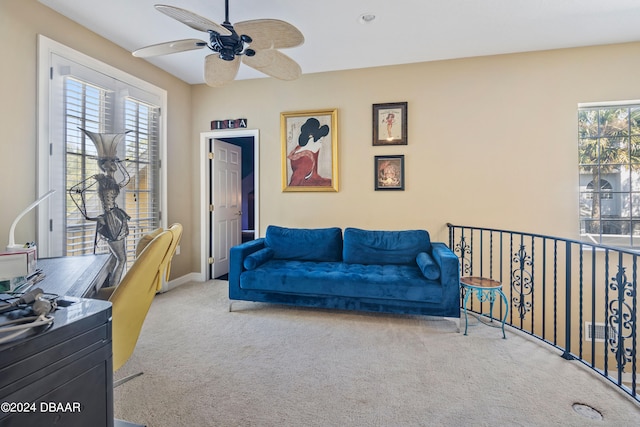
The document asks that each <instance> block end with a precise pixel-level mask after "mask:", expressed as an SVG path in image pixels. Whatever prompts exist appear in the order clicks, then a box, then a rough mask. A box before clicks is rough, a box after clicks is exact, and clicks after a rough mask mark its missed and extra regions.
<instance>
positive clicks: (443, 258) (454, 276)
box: [431, 242, 460, 288]
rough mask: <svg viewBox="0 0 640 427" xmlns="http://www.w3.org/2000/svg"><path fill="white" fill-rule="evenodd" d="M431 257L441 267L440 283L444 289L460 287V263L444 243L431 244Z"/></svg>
mask: <svg viewBox="0 0 640 427" xmlns="http://www.w3.org/2000/svg"><path fill="white" fill-rule="evenodd" d="M431 255H432V256H433V259H434V261H435V262H436V264H438V266H439V267H440V283H441V284H442V286H443V287H449V286H453V287H455V288H459V287H460V261H459V260H458V257H457V256H456V254H454V253H453V251H452V250H451V249H449V248H448V247H447V245H445V244H444V243H440V242H435V243H431Z"/></svg>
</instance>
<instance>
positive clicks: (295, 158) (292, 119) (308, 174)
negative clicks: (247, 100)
mask: <svg viewBox="0 0 640 427" xmlns="http://www.w3.org/2000/svg"><path fill="white" fill-rule="evenodd" d="M280 138H281V142H282V191H338V109H337V108H333V109H326V110H308V111H292V112H285V113H280Z"/></svg>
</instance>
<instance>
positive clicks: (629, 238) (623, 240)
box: [577, 100, 640, 249]
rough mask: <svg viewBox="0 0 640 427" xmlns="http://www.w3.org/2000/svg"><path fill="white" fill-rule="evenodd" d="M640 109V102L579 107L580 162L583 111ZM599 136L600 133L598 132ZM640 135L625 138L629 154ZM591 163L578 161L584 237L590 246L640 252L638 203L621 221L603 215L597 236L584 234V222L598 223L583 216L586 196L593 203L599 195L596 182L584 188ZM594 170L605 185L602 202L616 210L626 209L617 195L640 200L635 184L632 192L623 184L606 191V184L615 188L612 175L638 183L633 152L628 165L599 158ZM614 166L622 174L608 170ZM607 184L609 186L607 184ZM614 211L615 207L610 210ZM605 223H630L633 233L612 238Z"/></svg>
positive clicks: (600, 198) (578, 138)
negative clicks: (585, 170) (635, 229)
mask: <svg viewBox="0 0 640 427" xmlns="http://www.w3.org/2000/svg"><path fill="white" fill-rule="evenodd" d="M639 107H640V100H626V101H604V102H590V103H579V104H578V109H577V121H578V123H577V125H578V127H577V133H578V135H577V148H578V157H579V159H580V155H581V148H580V147H581V141H582V140H583V138H582V136H581V133H580V132H581V128H580V115H581V113H582V112H583V111H585V110H615V109H629V110H631V111H632V110H634V109H636V110H638V108H639ZM629 130H631V122H629ZM598 133H599V132H598ZM637 136H638V134H637V133H633V134H632V133H628V134H626V136H624V137H623V138H625V139H628V140H629V141H628V143H629V144H630V145H629V146H628V147H629V150H630V149H631V140H632V139H635V138H637ZM597 138H598V139H600V138H607V139H610V138H617V137H611V136H604V135H603V136H600V135H599V136H598V137H597ZM590 164H591V163H585V164H582V163H581V162H580V160H579V161H578V175H579V189H578V199H579V202H578V205H579V208H578V223H579V230H580V237H581V238H582V239H584V240H586V241H589V242H593V243H599V244H605V245H607V246H612V247H621V248H631V249H637V248H639V247H640V235H634V233H633V224H634V222H638V221H640V214H637V215H634V210H635V209H634V207H635V206H639V205H638V204H637V203H631V204H630V205H629V209H630V212H629V215H628V216H622V213H621V214H620V216H619V217H617V218H616V217H611V216H603V215H602V213H601V215H600V217H599V218H598V220H599V221H600V225H599V232H598V233H597V234H596V233H589V232H587V231H586V230H585V231H584V232H583V222H584V221H585V220H586V221H589V220H594V219H593V218H587V217H584V216H583V203H582V202H583V196H584V198H585V199H587V200H591V201H592V203H593V200H594V199H595V198H594V194H595V193H596V191H595V188H594V187H595V183H594V182H593V180H590V181H589V182H588V183H586V184H584V185H583V184H582V182H584V181H583V180H582V177H583V176H586V175H587V174H585V173H583V172H582V169H583V167H584V166H585V165H586V166H588V165H590ZM592 165H594V166H591V167H597V170H598V172H597V174H598V176H599V177H600V179H601V181H602V182H601V183H600V189H599V190H598V191H597V193H599V194H600V196H601V197H599V198H598V200H600V201H601V202H602V201H603V200H605V201H607V203H613V204H614V206H613V207H614V209H615V207H616V206H618V205H619V206H622V205H623V203H622V201H620V200H617V199H616V195H618V196H619V197H621V198H624V197H625V196H626V197H627V199H628V200H629V201H632V200H634V196H636V197H637V196H638V195H639V192H638V191H637V190H634V185H633V184H632V182H631V181H629V184H628V185H629V189H628V190H623V188H622V186H621V183H620V182H619V183H618V185H617V186H616V188H604V187H605V185H606V184H609V187H613V186H612V185H611V182H610V181H609V176H611V175H615V174H618V175H620V176H624V175H628V177H629V179H630V180H631V179H633V177H634V175H635V176H636V179H637V178H638V174H639V173H640V171H638V170H637V169H636V170H634V168H633V165H636V166H637V165H638V163H637V162H633V161H632V158H631V151H630V152H629V158H628V159H627V161H626V162H624V163H617V162H616V163H609V162H607V161H606V160H605V161H602V162H601V160H600V157H599V155H598V161H596V162H595V163H592ZM611 165H614V166H619V167H620V170H619V171H617V172H612V171H607V170H606V169H607V167H611ZM605 183H606V184H605ZM589 185H591V189H589ZM589 190H591V195H590V196H589ZM621 200H622V199H621ZM616 201H617V202H618V205H616ZM609 208H611V207H609ZM600 209H602V206H601V207H600ZM602 221H606V222H609V223H617V224H624V223H628V225H629V233H628V234H611V233H606V232H605V231H606V230H605V227H604V225H603V224H602ZM609 226H611V224H609Z"/></svg>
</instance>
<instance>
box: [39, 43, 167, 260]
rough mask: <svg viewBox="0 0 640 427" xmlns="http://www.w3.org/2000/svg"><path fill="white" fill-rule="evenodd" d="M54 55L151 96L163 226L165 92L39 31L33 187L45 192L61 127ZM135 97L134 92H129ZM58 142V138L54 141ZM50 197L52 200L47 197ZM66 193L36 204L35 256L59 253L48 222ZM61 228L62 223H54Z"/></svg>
mask: <svg viewBox="0 0 640 427" xmlns="http://www.w3.org/2000/svg"><path fill="white" fill-rule="evenodd" d="M56 57H62V58H65V59H68V60H69V61H71V62H74V63H76V64H79V65H81V66H83V67H86V68H88V69H91V70H93V71H95V72H98V73H101V74H103V75H104V76H105V77H106V78H110V79H115V80H118V81H120V82H122V83H124V84H126V85H128V86H130V87H131V90H132V91H133V92H136V91H138V90H139V91H141V93H142V92H144V93H147V94H151V96H153V97H154V104H157V105H158V106H159V107H160V111H161V115H160V119H159V123H158V132H159V135H158V136H159V146H158V158H159V182H158V187H159V188H158V194H159V198H160V200H159V203H158V207H159V209H160V225H161V226H162V227H166V225H167V216H168V215H167V194H166V189H167V171H166V169H167V168H166V167H165V159H166V152H167V150H166V140H167V124H166V123H167V118H166V111H167V92H166V90H164V89H162V88H160V87H157V86H155V85H153V84H151V83H148V82H146V81H144V80H142V79H139V78H138V77H135V76H133V75H131V74H129V73H126V72H124V71H122V70H119V69H117V68H115V67H113V66H111V65H109V64H106V63H104V62H102V61H100V60H97V59H95V58H92V57H90V56H88V55H86V54H83V53H81V52H78V51H76V50H75V49H72V48H70V47H68V46H65V45H63V44H61V43H58V42H56V41H54V40H52V39H50V38H48V37H46V36H43V35H41V34H39V35H38V66H37V74H38V88H37V97H38V98H37V99H38V106H37V108H38V117H37V126H38V129H37V130H38V132H37V167H36V171H37V190H38V194H39V195H41V194H45V193H46V192H47V191H49V189H50V183H49V179H50V175H51V172H54V170H53V167H52V166H51V156H52V153H53V148H52V147H53V145H52V144H53V141H55V140H56V138H58V139H59V137H57V136H56V132H59V131H60V130H59V129H57V128H59V127H62V123H59V121H58V120H57V119H56V118H54V113H55V108H54V106H53V105H52V103H53V100H52V98H53V97H52V95H51V93H52V91H53V90H56V87H55V84H54V83H55V82H54V81H53V68H52V67H53V66H54V62H55V60H56V59H55V58H56ZM131 96H132V97H134V98H136V97H137V95H136V94H135V93H132V94H131ZM58 142H59V141H58ZM51 199H53V200H51ZM65 199H66V194H54V195H53V196H51V197H49V198H48V200H45V201H44V202H43V203H41V204H40V206H39V209H38V211H37V220H36V221H37V239H38V256H39V257H41V258H44V257H50V256H59V255H61V254H59V253H58V252H59V250H57V248H56V247H55V246H54V245H53V244H52V238H51V234H52V233H51V227H52V225H51V222H52V218H54V217H55V213H54V205H55V204H56V203H64V200H65ZM56 226H62V227H64V226H65V225H64V224H55V225H54V227H56Z"/></svg>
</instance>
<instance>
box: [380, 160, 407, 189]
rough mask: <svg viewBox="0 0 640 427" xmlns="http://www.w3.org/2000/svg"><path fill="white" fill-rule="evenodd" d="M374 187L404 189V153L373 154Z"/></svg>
mask: <svg viewBox="0 0 640 427" xmlns="http://www.w3.org/2000/svg"><path fill="white" fill-rule="evenodd" d="M374 172H375V189H376V191H378V190H401V191H403V190H404V155H394V156H375V157H374Z"/></svg>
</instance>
